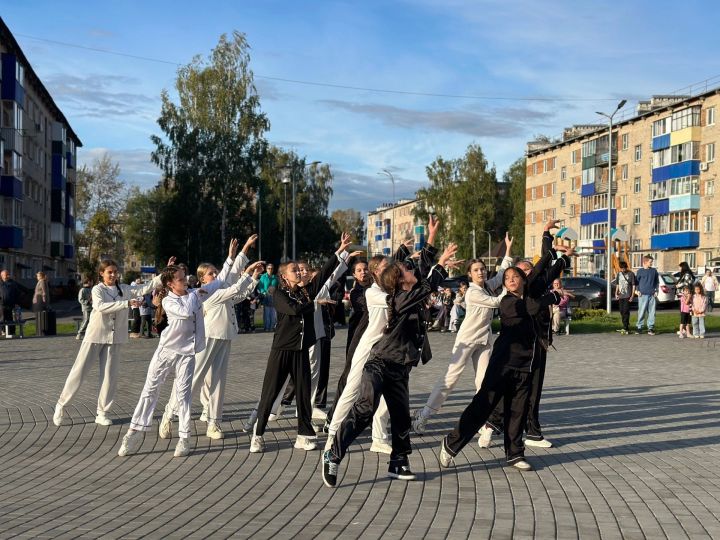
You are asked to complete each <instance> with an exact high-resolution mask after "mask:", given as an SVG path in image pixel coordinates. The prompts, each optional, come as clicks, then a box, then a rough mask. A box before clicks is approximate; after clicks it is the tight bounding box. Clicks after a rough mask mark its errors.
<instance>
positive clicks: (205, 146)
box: [151, 32, 270, 264]
mask: <svg viewBox="0 0 720 540" xmlns="http://www.w3.org/2000/svg"><path fill="white" fill-rule="evenodd" d="M175 89H176V91H177V94H178V103H174V102H173V101H172V100H171V99H170V95H169V93H168V92H167V91H163V92H162V95H161V98H162V108H161V113H160V117H159V119H158V125H159V126H160V129H161V131H162V133H163V136H164V138H161V137H160V136H157V135H153V136H152V138H151V139H152V141H153V143H154V144H155V151H154V152H153V154H152V159H153V161H154V163H156V164H157V165H158V166H159V167H160V168H161V169H162V171H163V173H164V176H165V187H166V189H167V191H168V192H169V193H170V197H169V199H168V200H167V201H166V203H167V204H166V208H165V210H164V211H163V215H162V216H160V217H159V219H158V221H159V224H160V229H161V230H163V229H166V230H167V229H170V228H172V229H173V233H172V236H173V237H174V238H172V239H169V241H168V242H167V244H166V246H164V247H163V250H165V249H167V248H169V247H172V248H174V249H177V248H180V251H178V252H177V254H178V255H180V256H184V257H185V258H187V260H188V262H190V263H191V264H194V263H197V262H199V261H200V260H208V259H209V260H215V259H217V257H218V256H219V254H221V253H223V252H224V251H225V248H226V244H227V241H228V239H229V237H230V235H231V234H232V236H243V235H245V234H249V233H250V232H251V230H254V228H255V227H254V226H255V197H256V191H257V187H258V185H259V178H258V175H257V172H258V170H259V169H260V167H261V165H262V164H263V161H264V159H265V154H266V152H267V141H266V140H265V137H264V134H265V132H266V131H267V130H268V129H269V127H270V123H269V121H268V119H267V117H266V115H265V114H264V113H263V112H262V111H261V110H260V98H259V96H258V94H257V91H256V88H255V84H254V82H253V73H252V70H251V69H250V54H249V45H248V43H247V40H246V39H245V36H244V35H243V34H241V33H239V32H233V35H232V37H231V38H228V37H227V36H226V35H222V36H221V37H220V40H219V42H218V44H217V46H216V47H215V48H214V49H213V50H212V52H211V54H210V55H209V56H208V58H207V59H203V58H202V57H200V56H196V57H195V58H193V60H192V61H191V62H190V63H189V64H187V65H185V66H183V67H181V68H180V69H179V70H178V73H177V78H176V81H175Z"/></svg>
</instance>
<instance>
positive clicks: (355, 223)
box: [330, 208, 365, 244]
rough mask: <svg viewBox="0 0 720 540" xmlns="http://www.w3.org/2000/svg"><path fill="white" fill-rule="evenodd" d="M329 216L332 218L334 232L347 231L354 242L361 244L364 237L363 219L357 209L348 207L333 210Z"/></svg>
mask: <svg viewBox="0 0 720 540" xmlns="http://www.w3.org/2000/svg"><path fill="white" fill-rule="evenodd" d="M330 218H331V219H332V220H333V225H334V229H335V234H336V235H339V234H340V233H341V232H348V233H350V235H351V236H352V238H353V241H354V242H355V243H356V244H362V243H363V242H364V239H365V220H364V219H363V217H362V214H361V213H360V212H359V211H358V210H353V209H352V208H348V209H345V210H335V211H334V212H333V213H332V214H331V215H330Z"/></svg>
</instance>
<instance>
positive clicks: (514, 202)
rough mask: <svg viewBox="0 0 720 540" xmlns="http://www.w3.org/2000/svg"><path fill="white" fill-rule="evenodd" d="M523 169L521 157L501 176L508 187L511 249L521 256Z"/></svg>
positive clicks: (523, 198)
mask: <svg viewBox="0 0 720 540" xmlns="http://www.w3.org/2000/svg"><path fill="white" fill-rule="evenodd" d="M525 167H526V163H525V158H524V157H522V158H519V159H518V160H516V161H515V162H514V163H513V164H512V165H511V166H510V168H509V169H508V170H507V171H506V172H505V174H503V182H507V183H509V185H510V189H509V196H508V208H509V214H510V221H509V224H508V231H509V232H510V236H512V237H513V238H514V242H513V247H514V248H515V253H516V254H518V255H523V251H524V250H525V175H526V172H527V170H526V168H525Z"/></svg>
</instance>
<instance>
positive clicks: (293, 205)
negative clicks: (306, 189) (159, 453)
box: [291, 161, 322, 260]
mask: <svg viewBox="0 0 720 540" xmlns="http://www.w3.org/2000/svg"><path fill="white" fill-rule="evenodd" d="M320 163H322V161H312V162H310V163H308V164H307V165H305V164H304V163H303V174H305V169H306V168H308V167H311V168H312V167H314V166H315V165H319V164H320ZM291 177H292V258H293V260H295V257H296V255H295V175H291Z"/></svg>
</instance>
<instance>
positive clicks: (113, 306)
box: [92, 285, 132, 313]
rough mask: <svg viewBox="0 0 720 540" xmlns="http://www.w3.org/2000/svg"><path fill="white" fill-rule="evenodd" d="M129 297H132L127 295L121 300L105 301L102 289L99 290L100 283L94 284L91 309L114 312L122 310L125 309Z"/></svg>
mask: <svg viewBox="0 0 720 540" xmlns="http://www.w3.org/2000/svg"><path fill="white" fill-rule="evenodd" d="M131 299H132V297H131V296H130V295H128V296H127V297H126V298H124V299H123V300H116V301H113V302H105V301H104V300H103V295H102V291H101V290H100V285H95V286H94V287H93V288H92V303H93V310H94V311H99V312H100V313H115V312H116V311H122V310H123V309H127V308H128V301H129V300H131Z"/></svg>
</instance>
